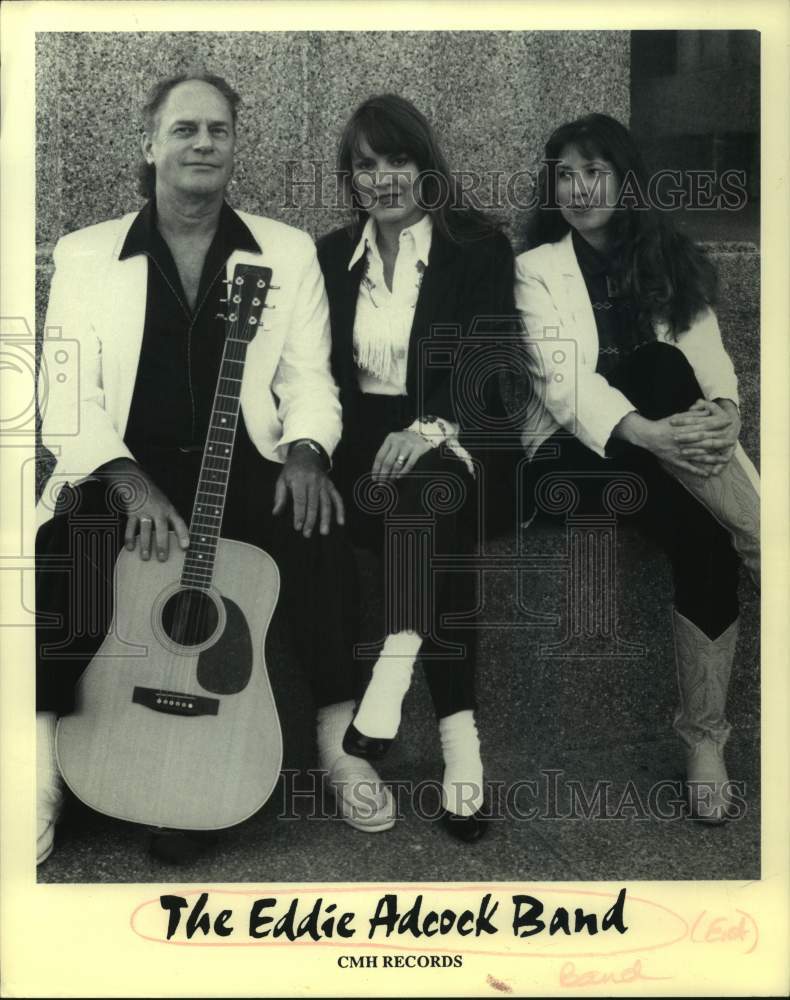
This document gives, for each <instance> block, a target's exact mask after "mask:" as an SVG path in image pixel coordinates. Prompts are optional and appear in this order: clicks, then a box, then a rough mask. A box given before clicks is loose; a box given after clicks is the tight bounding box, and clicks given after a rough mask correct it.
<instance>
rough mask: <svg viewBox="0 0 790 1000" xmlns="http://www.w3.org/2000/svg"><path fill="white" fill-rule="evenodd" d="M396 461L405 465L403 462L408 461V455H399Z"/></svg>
mask: <svg viewBox="0 0 790 1000" xmlns="http://www.w3.org/2000/svg"><path fill="white" fill-rule="evenodd" d="M395 461H396V462H397V463H398V465H403V463H404V462H405V461H406V456H405V455H398V457H397V458H396V459H395Z"/></svg>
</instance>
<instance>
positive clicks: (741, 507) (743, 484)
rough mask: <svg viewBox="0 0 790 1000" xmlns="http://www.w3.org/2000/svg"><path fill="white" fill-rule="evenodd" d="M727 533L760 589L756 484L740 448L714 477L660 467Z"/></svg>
mask: <svg viewBox="0 0 790 1000" xmlns="http://www.w3.org/2000/svg"><path fill="white" fill-rule="evenodd" d="M661 464H662V466H663V468H664V469H665V471H667V472H668V473H669V474H670V475H671V476H674V478H675V479H677V480H678V482H680V483H682V484H683V486H685V487H686V489H687V490H688V491H689V493H691V495H692V496H693V497H696V499H697V500H699V502H700V503H701V504H702V505H703V507H705V508H706V509H707V510H708V511H709V512H710V513H711V514H712V515H713V517H715V518H716V520H717V521H718V522H719V524H720V525H721V526H722V527H723V528H724V529H725V530H726V531H728V532H729V534H730V538H731V539H732V544H733V548H734V549H735V551H736V552H737V553H738V555H739V556H740V557H741V561H742V562H743V565H744V566H745V567H746V569H747V571H748V573H749V575H750V576H751V578H752V580H753V581H754V585H755V586H756V587H758V588H759V586H760V480H759V478H758V475H757V470H756V469H755V468H754V466H753V465H752V463H751V462H750V461H749V458H748V457H747V455H746V452H745V451H744V450H743V448H741V446H740V445H738V447H737V448H736V451H735V454H734V455H733V457H732V458H731V459H730V461H729V462H728V463H727V465H726V466H725V467H724V468H723V469H722V471H721V472H720V473H719V474H718V475H716V476H707V477H706V476H695V475H694V473H693V472H686V471H685V470H684V469H678V468H677V467H676V466H672V465H668V464H665V463H663V462H662V463H661Z"/></svg>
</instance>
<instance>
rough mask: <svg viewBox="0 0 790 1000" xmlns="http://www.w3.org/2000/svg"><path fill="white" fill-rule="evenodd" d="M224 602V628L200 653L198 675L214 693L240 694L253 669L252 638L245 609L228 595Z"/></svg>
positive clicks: (203, 686)
mask: <svg viewBox="0 0 790 1000" xmlns="http://www.w3.org/2000/svg"><path fill="white" fill-rule="evenodd" d="M222 603H223V604H224V605H225V614H226V615H227V620H226V622H225V630H224V631H223V633H222V635H221V636H220V638H219V639H218V640H217V642H215V643H214V644H213V645H212V646H210V647H209V648H208V649H204V650H203V652H202V653H201V654H200V655H199V657H198V666H197V679H198V683H199V684H200V686H201V687H202V688H204V689H205V690H206V691H211V692H212V694H238V693H239V691H243V690H244V688H245V687H246V686H247V684H248V683H249V680H250V674H251V672H252V638H251V636H250V627H249V625H248V624H247V619H246V618H245V617H244V612H243V611H242V610H241V608H240V607H239V606H238V604H236V603H235V602H234V601H231V600H230V598H228V597H223V598H222Z"/></svg>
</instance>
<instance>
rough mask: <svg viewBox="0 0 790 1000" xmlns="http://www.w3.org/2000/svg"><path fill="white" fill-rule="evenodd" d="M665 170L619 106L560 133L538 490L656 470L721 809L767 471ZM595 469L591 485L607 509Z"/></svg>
mask: <svg viewBox="0 0 790 1000" xmlns="http://www.w3.org/2000/svg"><path fill="white" fill-rule="evenodd" d="M647 181H648V178H647V172H646V170H645V167H644V165H643V162H642V158H641V155H640V153H639V151H638V149H637V148H636V146H635V144H634V142H633V139H632V138H631V136H630V134H629V132H628V130H627V129H626V128H625V127H624V126H623V125H621V124H620V123H619V122H617V121H616V120H615V119H613V118H610V117H609V116H607V115H602V114H592V115H587V116H586V117H584V118H581V119H579V120H577V121H573V122H570V123H567V124H565V125H563V126H561V127H560V128H558V129H557V130H556V131H555V132H554V133H553V134H552V136H551V138H550V139H549V141H548V143H547V146H546V150H545V159H544V164H543V168H542V172H541V182H540V186H539V204H538V207H537V209H536V211H535V213H534V214H533V217H532V219H531V223H530V226H529V227H528V238H529V242H530V245H531V246H532V247H533V249H531V250H529V251H528V252H526V253H523V254H522V255H521V256H520V257H519V258H518V259H517V267H516V302H517V306H518V309H519V311H520V313H521V316H522V319H523V323H524V328H525V342H526V348H527V352H528V356H529V362H530V369H531V373H532V377H533V384H534V390H535V393H536V395H538V396H539V405H538V406H536V407H533V414H532V417H531V418H530V419H529V421H528V423H527V425H526V427H525V431H524V444H525V447H526V450H527V453H528V455H529V456H530V457H531V458H532V460H533V462H532V465H531V473H532V475H531V477H530V478H531V481H532V484H533V485H535V484H536V482H537V480H538V478H539V477H540V476H541V475H542V474H544V473H546V472H550V471H556V470H557V469H561V470H563V471H565V472H567V473H568V476H569V478H570V479H572V478H573V474H574V473H575V472H581V473H584V472H590V471H598V472H612V473H616V472H617V471H618V470H627V471H629V472H632V473H634V472H635V473H637V474H638V475H639V476H640V477H641V479H642V481H643V483H644V485H645V487H646V499H645V502H644V505H643V507H642V509H641V510H640V512H639V517H638V522H639V523H640V524H641V525H642V526H643V527H644V528H645V529H646V530H648V531H650V533H651V534H653V535H654V536H655V537H657V539H658V541H659V542H660V543H661V544H662V546H663V547H664V549H665V550H666V552H667V554H668V556H669V558H670V561H671V563H672V569H673V576H674V585H675V607H674V611H673V626H674V635H675V653H676V660H677V670H678V683H679V688H680V707H679V708H678V711H677V713H676V716H675V728H676V730H677V732H678V734H679V735H680V737H681V738H682V740H683V741H684V743H685V745H686V748H687V782H688V788H689V793H690V806H691V813H692V815H693V816H695V817H696V818H698V819H703V820H707V821H711V822H719V821H721V820H723V819H724V818H726V816H727V813H728V809H729V808H730V806H731V797H730V795H729V788H728V778H727V772H726V769H725V766H724V760H723V748H724V744H725V742H726V740H727V737H728V736H729V732H730V727H729V724H728V723H727V722H726V719H725V701H726V694H727V687H728V684H729V677H730V671H731V667H732V662H733V656H734V651H735V642H736V637H737V629H738V598H737V583H738V569H739V564H740V562H741V561H742V562H743V563H744V565H745V566H746V568H747V569H748V570H749V572H750V573H751V575H752V578H753V579H754V580H755V582H757V581H758V580H759V569H760V564H759V561H760V550H759V492H758V489H759V484H758V478H757V473H756V471H755V469H754V467H753V466H752V464H751V463H750V462H749V459H748V458H747V457H746V455H745V454H744V452H743V449H742V448H741V447H740V445H739V444H738V434H739V431H740V413H739V408H738V389H737V379H736V377H735V372H734V370H733V366H732V363H731V361H730V359H729V357H728V356H727V354H726V352H725V350H724V347H723V345H722V342H721V336H720V334H719V328H718V324H717V322H716V317H715V315H714V313H713V311H712V305H713V303H714V301H715V290H716V275H715V271H714V269H713V267H712V265H711V263H710V261H709V260H708V258H707V257H706V256H705V255H704V254H703V253H702V252H701V251H700V250H698V249H697V248H696V247H695V246H694V245H693V244H692V243H691V242H690V241H689V240H688V239H687V238H686V237H684V236H682V235H681V234H680V233H678V232H676V231H675V230H674V229H673V227H672V225H671V223H670V220H669V218H668V216H667V213H665V212H661V211H659V210H658V209H657V208H656V207H654V206H651V205H650V204H648V203H647V200H646V199H645V197H644V193H645V192H647V191H648V190H649V185H648V183H647ZM586 481H587V482H589V478H588V479H587V480H586ZM584 482H585V477H584V476H583V475H582V476H580V477H577V479H576V480H575V486H576V488H577V489H578V490H579V491H580V500H579V503H580V505H588V506H589V505H590V504H591V503H594V500H593V499H592V498H591V496H588V495H586V493H585V490H584ZM681 484H682V485H681ZM587 492H589V491H587Z"/></svg>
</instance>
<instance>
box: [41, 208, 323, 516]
mask: <svg viewBox="0 0 790 1000" xmlns="http://www.w3.org/2000/svg"><path fill="white" fill-rule="evenodd" d="M237 214H238V215H239V216H240V218H241V219H242V220H243V221H244V223H245V224H246V225H247V226H248V227H249V229H250V232H251V233H252V235H253V236H254V237H255V240H256V242H257V243H258V245H259V246H260V248H261V251H262V252H261V253H260V254H256V253H250V252H248V251H235V252H234V253H233V254H232V255H231V256H230V258H229V259H228V262H227V275H228V277H230V276H231V275H232V274H233V269H234V268H235V266H236V264H239V263H245V264H256V265H259V266H264V267H270V268H271V269H272V287H271V289H270V292H269V296H268V298H267V307H271V308H266V309H265V310H264V314H263V322H262V326H261V327H259V329H258V333H257V334H256V336H255V338H254V340H253V341H252V343H251V344H250V346H249V348H248V350H247V363H246V367H245V370H244V378H243V381H242V387H241V408H242V412H243V414H244V421H245V424H246V426H247V429H248V432H249V435H250V438H251V439H252V441H253V443H254V444H255V446H256V447H257V449H258V450H259V451H260V453H261V454H262V455H263V456H264V457H265V458H267V459H270V460H271V461H276V462H283V461H284V460H285V457H286V454H287V447H288V445H289V444H290V443H291V442H293V441H295V440H297V439H299V438H312V439H314V440H315V441H318V442H319V443H320V444H321V445H322V446H323V447H324V448H325V449H326V452H327V454H329V455H331V454H332V452H333V451H334V449H335V447H336V445H337V442H338V440H339V438H340V431H341V416H340V413H341V411H340V404H339V401H338V391H337V387H336V385H335V382H334V380H333V378H332V375H331V372H330V367H329V352H330V346H331V338H330V332H329V311H328V305H327V300H326V293H325V291H324V281H323V277H322V275H321V269H320V267H319V265H318V260H317V257H316V253H315V247H314V245H313V241H312V240H311V239H310V237H309V236H308V235H307V234H306V233H303V232H301V231H300V230H298V229H294V228H293V227H291V226H286V225H284V224H283V223H281V222H276V221H275V220H273V219H267V218H263V217H261V216H255V215H248V214H246V213H244V212H239V213H237ZM136 215H137V213H136V212H132V213H130V214H129V215H125V216H124V217H123V218H121V219H113V220H111V221H109V222H102V223H100V224H99V225H95V226H90V227H88V228H87V229H81V230H79V231H77V232H75V233H71V234H70V235H68V236H64V237H63V238H62V239H61V240H60V241H59V242H58V244H57V246H56V247H55V253H54V261H55V274H54V276H53V279H52V286H51V290H50V296H49V307H48V309H47V318H46V327H47V335H52V334H54V333H55V332H56V331H59V332H60V337H59V338H58V340H57V341H56V340H52V341H51V344H52V347H53V348H55V345H56V344H57V345H58V346H60V345H61V344H62V347H63V349H65V350H66V351H67V352H68V353H69V355H70V356H73V354H74V353H75V350H76V353H78V359H76V360H77V364H76V365H75V366H74V367H73V368H72V370H71V372H70V374H69V375H68V376H67V378H66V379H65V381H64V382H62V383H61V382H59V381H58V380H57V378H56V377H48V376H49V374H50V373H48V372H46V371H45V370H44V367H42V377H41V378H40V379H39V406H40V409H41V414H42V439H43V442H44V444H45V445H46V446H47V447H48V448H49V449H50V451H52V452H53V453H54V454H55V456H56V459H57V464H56V466H55V470H54V473H53V476H52V480H51V481H50V485H49V487H48V488H47V490H46V492H45V496H44V497H42V501H41V502H40V503H39V510H38V511H37V514H38V522H39V523H42V522H43V521H46V520H48V519H49V517H51V516H52V508H53V504H54V499H55V497H56V495H57V492H58V491H59V489H60V488H61V487H62V486H63V484H64V483H67V482H69V483H77V482H79V481H80V480H82V479H84V478H86V477H87V476H89V475H90V474H91V473H92V472H94V471H95V470H96V469H97V468H99V466H101V465H104V464H105V463H106V462H109V461H111V460H112V459H115V458H121V457H127V458H133V457H134V456H133V455H132V454H131V452H130V451H129V450H128V448H127V447H126V446H125V444H124V443H123V438H124V434H125V432H126V423H127V420H128V417H129V408H130V405H131V401H132V393H133V391H134V385H135V379H136V375H137V368H138V363H139V358H140V348H141V345H142V338H143V327H144V324H145V309H146V293H147V281H148V258H147V257H146V256H145V255H143V254H141V255H137V256H133V257H129V258H127V259H126V260H119V259H118V258H119V254H120V252H121V249H122V247H123V244H124V240H125V239H126V234H127V233H128V231H129V228H130V226H131V224H132V222H133V220H134V219H135V217H136ZM69 341H71V342H72V343H69ZM74 360H75V359H73V357H72V363H73V362H74ZM77 373H78V375H77ZM77 377H78V383H76V379H77ZM154 403H155V401H152V405H154ZM75 411H76V412H75Z"/></svg>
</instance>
